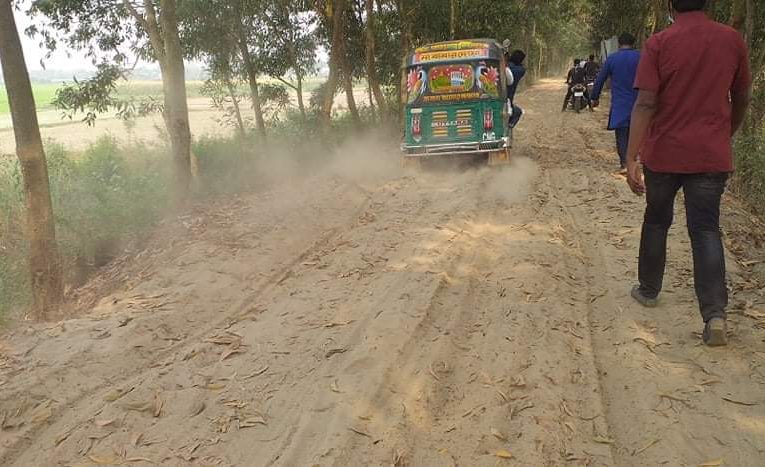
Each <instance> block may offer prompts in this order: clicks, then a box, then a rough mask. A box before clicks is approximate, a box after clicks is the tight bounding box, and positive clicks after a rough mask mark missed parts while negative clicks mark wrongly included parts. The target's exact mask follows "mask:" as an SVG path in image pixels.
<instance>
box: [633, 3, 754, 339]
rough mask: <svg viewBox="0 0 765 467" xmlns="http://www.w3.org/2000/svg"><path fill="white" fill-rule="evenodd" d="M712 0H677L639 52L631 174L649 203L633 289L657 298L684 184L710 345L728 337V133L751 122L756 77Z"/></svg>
mask: <svg viewBox="0 0 765 467" xmlns="http://www.w3.org/2000/svg"><path fill="white" fill-rule="evenodd" d="M706 3H707V2H706V0H670V13H671V17H672V18H673V21H674V24H673V25H672V26H670V27H669V28H668V29H667V30H665V31H663V32H660V33H658V34H656V35H654V36H652V37H651V38H650V39H648V41H647V42H646V44H645V48H644V50H643V54H642V57H641V59H640V65H639V67H638V72H637V78H636V80H635V87H636V88H637V89H638V90H639V94H638V98H637V102H636V103H635V108H634V111H633V113H632V125H631V130H630V131H631V137H630V142H629V149H628V151H627V181H628V183H629V186H630V188H631V189H632V191H634V192H635V193H636V194H638V195H642V194H645V195H646V201H647V207H646V211H645V219H644V222H643V229H642V238H641V240H640V259H639V265H638V276H639V285H638V286H636V287H634V288H633V289H632V297H633V298H634V299H635V300H637V301H638V302H639V303H641V304H642V305H644V306H648V307H654V306H656V305H657V299H658V296H659V292H661V289H662V280H663V276H664V266H665V260H666V250H667V231H668V230H669V228H670V226H671V224H672V217H673V210H674V201H675V197H676V195H677V192H678V191H679V190H680V188H682V189H683V193H684V195H685V208H686V216H687V224H688V233H689V235H690V238H691V246H692V249H693V269H694V271H693V272H694V282H695V289H696V296H697V298H698V301H699V307H700V310H701V315H702V317H703V319H704V323H705V324H704V332H703V334H702V337H703V341H704V343H705V344H707V345H709V346H721V345H726V344H727V324H726V313H725V309H726V307H727V305H728V291H727V288H726V283H725V255H724V251H723V244H722V239H721V234H720V200H721V197H722V194H723V192H724V191H725V185H726V181H727V179H728V176H729V174H730V173H731V172H732V171H733V154H732V149H731V138H732V136H733V135H734V134H735V133H736V131H737V130H738V129H739V128H740V127H741V124H742V122H743V121H744V117H745V114H746V110H747V107H748V106H749V101H750V100H751V92H752V90H751V86H752V76H751V72H750V67H749V57H748V51H747V47H746V43H745V42H744V39H743V37H742V36H741V34H739V33H738V32H737V31H735V30H734V29H732V28H729V27H727V26H724V25H722V24H719V23H716V22H714V21H712V20H710V19H708V18H707V17H706V15H705V14H704V12H703V9H704V7H705V6H706ZM638 158H639V159H640V160H638ZM640 162H642V164H643V170H642V172H641V168H640Z"/></svg>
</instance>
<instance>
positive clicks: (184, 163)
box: [159, 0, 191, 201]
mask: <svg viewBox="0 0 765 467" xmlns="http://www.w3.org/2000/svg"><path fill="white" fill-rule="evenodd" d="M160 5H161V8H162V9H161V14H160V18H159V25H160V27H161V30H160V31H161V35H162V44H163V46H164V48H163V49H162V54H161V55H160V56H159V67H160V71H161V72H162V91H163V93H164V96H165V109H164V115H163V116H164V118H165V125H166V126H167V132H168V133H169V135H170V147H171V149H172V152H173V161H174V163H175V182H176V196H178V200H177V201H182V200H184V199H185V198H186V196H187V195H188V192H189V188H190V183H191V128H190V125H189V106H188V100H187V98H186V69H185V66H184V64H183V48H182V47H181V39H180V36H179V35H178V17H177V15H176V10H175V7H176V4H175V0H162V1H161V2H160Z"/></svg>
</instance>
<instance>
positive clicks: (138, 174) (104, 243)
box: [0, 137, 171, 316]
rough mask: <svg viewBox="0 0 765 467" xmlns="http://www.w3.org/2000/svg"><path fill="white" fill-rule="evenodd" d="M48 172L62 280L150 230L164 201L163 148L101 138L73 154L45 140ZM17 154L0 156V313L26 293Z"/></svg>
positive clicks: (72, 278) (166, 181)
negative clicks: (64, 273) (62, 270)
mask: <svg viewBox="0 0 765 467" xmlns="http://www.w3.org/2000/svg"><path fill="white" fill-rule="evenodd" d="M46 152H47V156H48V173H49V177H50V182H51V197H52V199H53V207H54V214H55V220H56V228H57V232H56V233H57V238H58V242H59V250H60V251H61V254H62V256H63V260H64V263H65V266H66V267H65V269H64V270H65V271H67V272H68V275H69V277H67V279H68V280H69V281H70V282H72V281H75V282H76V281H77V280H78V277H76V276H77V275H78V274H81V273H82V271H81V269H78V268H81V267H82V266H83V265H90V266H92V265H93V264H94V263H98V262H99V258H98V257H99V255H104V254H108V253H109V252H111V251H112V250H114V249H115V248H116V246H117V245H120V244H123V243H125V242H127V241H129V240H131V239H134V238H136V237H137V236H139V235H140V234H142V233H144V232H146V231H147V229H149V228H150V227H151V226H152V225H153V224H154V223H155V222H156V221H157V220H158V219H160V218H161V216H162V215H163V214H164V209H165V206H168V202H169V201H168V199H169V193H168V192H167V186H169V184H170V180H171V177H170V168H169V167H168V166H167V164H166V161H167V160H168V158H167V157H166V156H165V155H164V154H163V151H162V150H157V149H152V148H148V147H145V146H135V147H131V148H124V147H122V146H120V145H118V144H117V143H116V142H115V141H114V140H113V139H110V138H108V137H104V138H102V139H100V140H98V142H96V143H95V144H94V145H92V146H91V147H90V148H88V149H87V150H86V151H85V152H84V153H83V154H81V155H78V156H77V157H75V155H74V154H71V153H68V152H67V151H66V150H65V149H64V148H63V146H61V145H58V144H55V143H48V144H47V145H46ZM21 183H22V182H21V175H20V168H19V164H18V161H17V159H16V158H2V159H0V218H2V220H3V222H2V224H0V225H1V226H2V227H1V230H0V250H2V251H3V252H4V253H7V254H3V255H0V257H2V259H0V292H3V293H2V294H0V316H2V315H3V314H4V312H7V311H8V310H9V309H10V308H11V307H13V306H18V305H20V304H23V303H24V301H25V300H26V299H27V298H28V290H27V286H28V278H27V276H26V274H27V271H26V264H25V251H26V248H27V245H26V241H25V238H24V235H23V232H24V221H23V213H24V211H23V206H24V203H23V190H22V185H21Z"/></svg>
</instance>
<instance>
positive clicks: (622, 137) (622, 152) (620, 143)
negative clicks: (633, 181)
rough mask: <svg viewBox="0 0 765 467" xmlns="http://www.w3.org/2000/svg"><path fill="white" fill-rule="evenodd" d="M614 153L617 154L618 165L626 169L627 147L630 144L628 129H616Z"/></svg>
mask: <svg viewBox="0 0 765 467" xmlns="http://www.w3.org/2000/svg"><path fill="white" fill-rule="evenodd" d="M615 133H616V152H617V153H619V163H620V164H621V166H622V168H625V167H627V147H628V146H629V143H630V127H627V128H617V129H616V131H615Z"/></svg>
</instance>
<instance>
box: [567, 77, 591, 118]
mask: <svg viewBox="0 0 765 467" xmlns="http://www.w3.org/2000/svg"><path fill="white" fill-rule="evenodd" d="M571 92H572V93H573V97H572V98H571V105H572V107H573V108H574V112H576V113H580V112H581V111H582V109H583V108H585V107H586V106H588V105H589V102H588V99H587V97H586V96H587V86H585V85H584V84H575V85H574V86H573V87H572V88H571Z"/></svg>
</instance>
